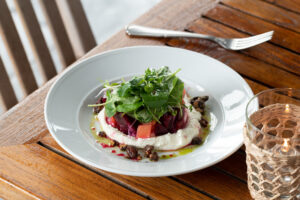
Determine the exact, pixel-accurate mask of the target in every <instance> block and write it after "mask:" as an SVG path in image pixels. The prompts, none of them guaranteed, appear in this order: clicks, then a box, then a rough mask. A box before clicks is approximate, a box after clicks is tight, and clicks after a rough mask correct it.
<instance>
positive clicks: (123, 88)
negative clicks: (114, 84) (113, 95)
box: [118, 83, 131, 97]
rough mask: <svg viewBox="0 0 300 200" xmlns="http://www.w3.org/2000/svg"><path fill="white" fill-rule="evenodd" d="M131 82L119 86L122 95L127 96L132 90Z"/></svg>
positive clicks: (119, 92)
mask: <svg viewBox="0 0 300 200" xmlns="http://www.w3.org/2000/svg"><path fill="white" fill-rule="evenodd" d="M130 87H131V85H130V83H125V84H122V85H121V86H120V87H119V88H118V95H119V96H120V97H125V96H127V95H128V93H129V92H130Z"/></svg>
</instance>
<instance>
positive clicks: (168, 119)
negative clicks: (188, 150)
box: [160, 113, 176, 133]
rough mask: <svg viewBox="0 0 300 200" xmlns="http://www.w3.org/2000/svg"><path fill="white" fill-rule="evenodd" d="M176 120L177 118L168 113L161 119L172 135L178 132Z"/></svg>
mask: <svg viewBox="0 0 300 200" xmlns="http://www.w3.org/2000/svg"><path fill="white" fill-rule="evenodd" d="M175 119H176V116H173V115H172V114H171V113H166V114H164V115H163V116H162V117H161V118H160V121H161V123H162V125H163V126H164V127H165V128H166V129H167V130H168V131H169V132H170V133H174V132H176V131H175V127H174V122H175Z"/></svg>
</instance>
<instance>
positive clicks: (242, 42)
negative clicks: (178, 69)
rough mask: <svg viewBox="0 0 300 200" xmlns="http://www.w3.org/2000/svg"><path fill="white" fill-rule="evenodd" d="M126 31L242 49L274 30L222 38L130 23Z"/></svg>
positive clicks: (255, 43) (261, 40)
mask: <svg viewBox="0 0 300 200" xmlns="http://www.w3.org/2000/svg"><path fill="white" fill-rule="evenodd" d="M125 29H126V33H127V34H128V35H131V36H147V37H164V38H174V37H188V38H201V39H208V40H211V41H214V42H216V43H218V44H219V45H221V46H222V47H224V48H225V49H230V50H241V49H246V48H249V47H252V46H255V45H258V44H260V43H263V42H266V41H268V40H270V39H272V35H273V32H274V31H269V32H266V33H262V34H259V35H254V36H251V37H246V38H221V37H215V36H211V35H204V34H199V33H189V32H183V31H172V30H165V29H157V28H150V27H145V26H138V25H129V26H127V27H125Z"/></svg>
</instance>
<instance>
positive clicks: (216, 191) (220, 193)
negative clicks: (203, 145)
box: [176, 168, 251, 200]
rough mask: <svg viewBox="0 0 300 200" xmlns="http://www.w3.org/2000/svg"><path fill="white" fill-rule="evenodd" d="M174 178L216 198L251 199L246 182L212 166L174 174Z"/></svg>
mask: <svg viewBox="0 0 300 200" xmlns="http://www.w3.org/2000/svg"><path fill="white" fill-rule="evenodd" d="M176 178H178V179H179V180H181V181H183V182H185V183H188V184H190V185H192V186H193V187H196V188H198V189H200V190H204V191H205V192H207V193H208V194H212V195H214V196H215V197H217V198H218V199H236V200H248V199H249V200H250V199H251V197H250V193H249V191H248V187H247V184H245V183H242V182H241V181H239V180H237V179H234V178H231V177H230V176H229V175H227V174H224V173H222V172H220V171H218V170H215V169H212V168H206V169H203V170H200V171H196V172H194V173H189V174H184V175H180V176H176ZM233 191H234V192H233Z"/></svg>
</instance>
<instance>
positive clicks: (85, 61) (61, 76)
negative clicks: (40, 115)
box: [44, 45, 254, 177]
mask: <svg viewBox="0 0 300 200" xmlns="http://www.w3.org/2000/svg"><path fill="white" fill-rule="evenodd" d="M138 48H164V49H176V50H179V51H183V52H186V51H187V52H189V53H193V54H195V55H196V54H200V55H202V56H205V57H207V58H209V59H211V60H213V61H214V62H218V63H219V64H222V65H223V66H224V67H226V68H227V69H229V70H230V71H231V72H233V73H235V74H236V75H237V76H238V77H239V78H240V79H241V80H242V82H243V83H244V85H246V86H247V87H248V88H245V87H244V89H245V90H247V93H248V94H250V95H251V96H254V93H253V91H252V89H251V87H250V86H249V84H248V83H247V82H246V81H245V80H244V78H243V77H242V76H241V75H240V74H239V73H237V72H236V71H235V70H233V69H232V68H231V67H229V66H228V65H226V64H225V63H222V62H221V61H219V60H217V59H215V58H212V57H210V56H208V55H205V54H203V53H199V52H195V51H192V50H188V49H183V48H177V47H169V46H163V45H138V46H129V47H121V48H116V49H111V50H108V51H103V52H100V53H97V54H95V55H92V56H89V57H87V58H84V59H82V60H78V61H76V62H75V63H73V64H72V65H71V66H69V67H68V68H67V69H65V70H64V71H63V72H61V73H60V74H59V76H58V77H57V79H56V80H55V82H54V83H53V84H52V85H51V87H50V88H49V90H48V92H47V95H46V98H45V103H44V118H45V122H46V126H47V129H48V131H49V132H50V134H51V136H52V137H53V138H54V139H55V141H56V142H57V143H58V144H59V145H60V146H61V147H62V148H63V149H64V150H65V151H66V152H67V153H69V154H71V155H72V156H73V157H74V158H76V159H77V160H79V161H80V162H83V163H85V164H88V165H90V166H93V167H96V168H98V169H102V170H105V171H108V172H112V173H117V174H123V175H128V176H138V177H162V176H173V175H179V174H186V173H191V172H194V171H197V170H201V169H204V168H207V167H210V166H212V165H215V164H216V163H218V162H220V161H222V160H225V159H226V158H228V157H229V156H231V155H232V154H233V153H235V152H236V151H237V150H238V149H239V148H240V147H241V146H242V145H243V140H241V141H240V143H239V144H237V145H236V147H235V148H233V149H232V151H230V153H227V154H226V155H225V156H221V157H219V158H218V159H216V160H215V161H213V162H209V163H206V164H204V165H202V166H201V167H197V166H195V167H192V168H189V169H188V170H182V171H177V172H170V173H168V172H167V173H166V172H159V173H155V174H150V173H147V174H145V172H141V173H140V172H139V171H134V172H124V171H120V170H117V169H114V168H109V167H105V166H103V165H102V166H101V167H100V166H99V165H97V164H94V163H92V162H90V161H89V160H87V159H84V158H82V157H81V156H78V155H77V154H76V153H73V152H72V151H71V149H69V148H68V147H66V146H65V145H64V144H63V143H62V142H61V141H60V140H59V139H58V138H57V137H56V135H55V134H54V133H52V127H51V125H50V122H49V119H48V116H47V110H48V101H49V98H50V97H51V94H52V93H53V90H54V89H55V87H57V84H59V82H60V81H62V80H63V79H64V78H66V77H67V76H66V74H67V73H71V72H72V71H74V70H76V69H78V68H79V67H80V65H82V64H88V63H89V62H92V61H94V60H95V59H97V58H98V57H102V56H106V55H110V54H112V53H118V52H120V51H121V52H122V51H126V50H128V49H138ZM250 98H251V97H250Z"/></svg>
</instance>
